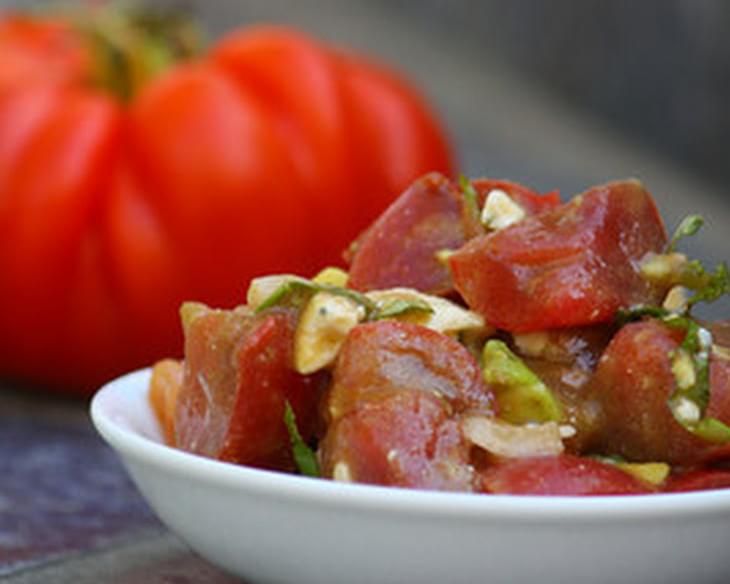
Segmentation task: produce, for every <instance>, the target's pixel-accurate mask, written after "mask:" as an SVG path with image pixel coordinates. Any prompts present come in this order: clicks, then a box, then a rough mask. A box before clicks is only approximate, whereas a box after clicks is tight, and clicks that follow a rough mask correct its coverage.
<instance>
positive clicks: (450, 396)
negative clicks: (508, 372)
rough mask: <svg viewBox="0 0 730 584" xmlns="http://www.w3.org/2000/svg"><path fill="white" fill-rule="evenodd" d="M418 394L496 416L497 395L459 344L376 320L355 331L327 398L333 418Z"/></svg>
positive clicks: (342, 351)
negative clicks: (402, 394)
mask: <svg viewBox="0 0 730 584" xmlns="http://www.w3.org/2000/svg"><path fill="white" fill-rule="evenodd" d="M410 390H419V391H422V392H424V393H428V394H430V395H433V396H435V397H437V398H438V399H441V400H443V401H444V403H448V405H449V407H450V408H452V409H453V410H455V411H457V412H460V411H463V410H466V409H475V410H481V411H485V412H491V411H492V408H493V403H494V400H493V395H492V393H491V390H490V389H489V388H488V387H487V386H486V385H485V384H484V381H483V380H482V373H481V369H480V368H479V364H478V363H477V362H476V360H475V359H474V357H473V356H472V355H471V353H469V351H467V350H466V349H465V348H464V347H463V346H462V345H461V344H460V343H459V342H458V341H456V340H454V339H452V338H451V337H448V336H446V335H443V334H441V333H438V332H436V331H433V330H431V329H427V328H425V327H422V326H419V325H415V324H410V323H405V322H397V321H388V320H383V321H376V322H372V323H367V324H363V325H360V326H357V327H355V328H354V329H353V330H352V331H351V332H350V334H349V335H348V337H347V339H346V340H345V343H344V344H343V346H342V348H341V349H340V354H339V356H338V358H337V362H336V365H335V369H334V372H333V379H332V387H331V389H330V393H329V397H328V409H329V415H330V416H331V417H332V419H337V418H339V417H342V416H344V415H345V414H347V413H348V412H350V411H353V410H356V409H358V408H360V407H361V406H363V405H364V404H367V403H368V402H370V401H372V400H378V399H380V398H382V397H383V396H387V395H391V394H394V393H398V392H401V391H410Z"/></svg>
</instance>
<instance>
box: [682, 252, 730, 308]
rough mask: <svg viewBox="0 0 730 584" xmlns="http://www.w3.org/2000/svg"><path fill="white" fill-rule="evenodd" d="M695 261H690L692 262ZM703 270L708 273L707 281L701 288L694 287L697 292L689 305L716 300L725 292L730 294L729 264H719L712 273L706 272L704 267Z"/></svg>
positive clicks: (688, 302)
mask: <svg viewBox="0 0 730 584" xmlns="http://www.w3.org/2000/svg"><path fill="white" fill-rule="evenodd" d="M694 263H695V262H690V264H694ZM697 264H699V262H697ZM700 267H701V264H700ZM702 272H703V273H704V274H705V275H706V283H705V284H704V286H702V287H701V288H694V290H696V292H695V293H694V294H693V295H692V296H691V297H690V298H689V300H688V301H687V304H688V306H689V307H692V306H693V305H695V304H697V303H698V302H715V300H717V299H719V298H721V297H722V296H724V295H725V294H730V275H728V270H727V265H726V264H725V263H724V262H723V263H721V264H719V265H718V266H717V267H716V268H715V271H714V272H712V273H711V274H706V272H705V271H704V269H703V270H702Z"/></svg>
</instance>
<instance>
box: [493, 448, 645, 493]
mask: <svg viewBox="0 0 730 584" xmlns="http://www.w3.org/2000/svg"><path fill="white" fill-rule="evenodd" d="M481 480H482V490H483V491H484V492H487V493H495V494H510V495H556V496H578V495H580V496H591V495H640V494H644V493H650V492H652V490H651V489H650V488H649V487H647V486H646V485H644V484H643V483H641V482H639V481H638V480H637V479H635V478H634V477H632V476H631V475H629V474H627V473H625V472H623V471H622V470H620V469H619V468H617V467H615V466H612V465H610V464H606V463H602V462H599V461H597V460H593V459H590V458H583V457H578V456H573V455H569V454H564V455H561V456H555V457H542V458H522V459H512V460H509V461H507V462H503V463H501V464H499V465H496V466H492V467H489V468H487V469H486V470H484V471H482V473H481Z"/></svg>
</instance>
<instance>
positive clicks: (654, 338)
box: [594, 321, 730, 464]
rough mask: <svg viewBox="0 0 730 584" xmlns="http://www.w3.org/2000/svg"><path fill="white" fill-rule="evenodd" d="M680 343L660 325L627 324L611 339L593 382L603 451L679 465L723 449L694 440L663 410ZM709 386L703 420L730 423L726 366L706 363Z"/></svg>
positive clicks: (673, 383)
mask: <svg viewBox="0 0 730 584" xmlns="http://www.w3.org/2000/svg"><path fill="white" fill-rule="evenodd" d="M681 340H682V333H681V332H680V331H677V330H673V329H670V328H668V327H666V326H665V325H663V324H661V323H659V322H658V321H646V322H637V323H632V324H628V325H626V326H624V327H623V328H622V329H621V330H620V331H619V332H618V333H617V334H616V336H615V337H614V338H613V340H612V341H611V343H610V344H609V346H608V348H607V349H606V352H605V353H604V354H603V356H602V357H601V360H600V361H599V364H598V367H597V369H596V374H595V378H594V383H595V385H596V386H597V388H598V390H599V393H598V396H599V399H600V401H601V403H602V406H603V410H604V415H605V426H604V432H603V436H602V438H601V446H602V451H604V452H608V453H611V454H619V455H621V456H624V457H626V458H628V459H629V460H634V461H646V462H650V461H664V462H668V463H670V464H680V463H687V462H690V461H695V460H698V459H700V458H702V459H704V458H706V457H709V456H711V455H712V454H713V452H716V451H719V450H720V449H721V448H722V447H720V446H717V445H713V444H710V443H708V442H706V441H704V440H702V439H700V438H697V437H695V436H694V435H692V434H691V433H690V432H689V431H688V430H686V429H685V428H684V427H682V425H681V424H679V422H677V421H676V420H675V419H674V416H673V415H672V413H671V411H670V410H669V407H668V406H667V399H668V398H669V396H670V395H671V394H672V392H673V391H674V390H675V388H676V380H675V376H674V373H673V372H672V363H671V357H670V355H671V353H672V352H673V351H674V350H676V349H677V347H678V346H679V343H680V342H681ZM710 387H711V398H710V403H709V406H708V408H707V412H706V415H708V416H712V417H715V418H718V419H719V420H721V421H722V422H724V423H725V424H730V362H728V361H726V360H724V359H721V358H716V357H715V356H712V357H711V358H710Z"/></svg>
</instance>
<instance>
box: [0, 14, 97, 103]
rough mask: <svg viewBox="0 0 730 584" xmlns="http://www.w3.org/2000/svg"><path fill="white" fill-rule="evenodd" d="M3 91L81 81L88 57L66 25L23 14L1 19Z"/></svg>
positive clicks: (0, 44)
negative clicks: (38, 84)
mask: <svg viewBox="0 0 730 584" xmlns="http://www.w3.org/2000/svg"><path fill="white" fill-rule="evenodd" d="M0 46H1V47H2V49H3V50H2V51H0V91H2V90H3V89H4V88H7V87H11V86H15V87H19V86H25V85H28V84H36V83H42V84H46V85H47V84H53V85H56V84H58V85H67V84H72V83H76V82H78V81H79V80H80V79H82V78H83V77H84V75H85V74H86V72H87V70H88V67H89V55H88V54H87V53H86V51H85V50H84V47H83V45H82V43H81V42H80V40H79V38H78V37H77V35H76V34H75V33H74V31H73V30H72V29H71V27H69V26H68V25H67V24H66V23H64V22H62V21H57V20H45V19H44V20H40V19H37V18H32V17H29V16H24V15H21V14H8V15H5V16H4V17H2V18H0Z"/></svg>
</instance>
